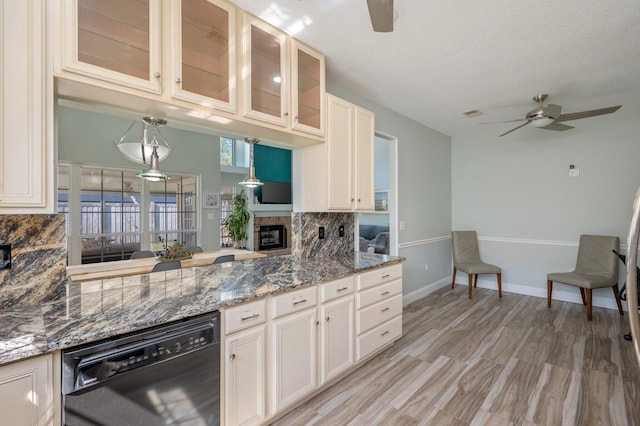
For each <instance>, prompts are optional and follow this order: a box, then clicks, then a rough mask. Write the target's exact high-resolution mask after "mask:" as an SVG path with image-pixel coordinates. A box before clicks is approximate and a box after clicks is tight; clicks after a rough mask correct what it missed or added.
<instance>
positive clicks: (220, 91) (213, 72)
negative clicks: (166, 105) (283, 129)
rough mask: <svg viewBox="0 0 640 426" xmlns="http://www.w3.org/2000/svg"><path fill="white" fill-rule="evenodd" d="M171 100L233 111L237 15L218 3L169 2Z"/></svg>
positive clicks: (196, 0)
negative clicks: (170, 23) (170, 11)
mask: <svg viewBox="0 0 640 426" xmlns="http://www.w3.org/2000/svg"><path fill="white" fill-rule="evenodd" d="M171 6H172V8H173V9H172V16H173V25H174V31H172V37H173V54H174V58H173V61H172V62H173V76H172V81H173V84H174V85H173V93H172V95H173V97H175V98H179V99H182V100H185V101H190V102H193V103H197V104H198V105H202V106H210V107H213V108H217V109H221V110H224V111H228V112H236V108H237V106H236V105H237V102H236V92H237V90H236V47H235V46H236V37H235V34H236V25H235V22H236V12H235V8H234V7H233V6H232V5H230V4H228V3H225V2H222V1H218V0H183V1H177V0H175V1H172V2H171Z"/></svg>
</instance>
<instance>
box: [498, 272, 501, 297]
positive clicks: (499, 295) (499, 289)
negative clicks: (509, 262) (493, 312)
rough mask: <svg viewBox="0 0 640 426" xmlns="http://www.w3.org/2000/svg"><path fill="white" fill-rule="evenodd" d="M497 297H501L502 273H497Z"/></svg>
mask: <svg viewBox="0 0 640 426" xmlns="http://www.w3.org/2000/svg"><path fill="white" fill-rule="evenodd" d="M497 275H498V297H500V298H502V274H501V273H498V274H497Z"/></svg>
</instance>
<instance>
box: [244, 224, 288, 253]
mask: <svg viewBox="0 0 640 426" xmlns="http://www.w3.org/2000/svg"><path fill="white" fill-rule="evenodd" d="M271 225H283V226H284V228H285V229H286V243H287V244H286V248H284V249H271V250H259V241H260V227H261V226H271ZM253 245H254V247H255V248H254V250H255V251H260V253H264V254H266V255H267V256H278V255H281V254H290V253H291V216H269V217H260V216H257V217H254V218H253Z"/></svg>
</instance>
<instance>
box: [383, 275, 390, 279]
mask: <svg viewBox="0 0 640 426" xmlns="http://www.w3.org/2000/svg"><path fill="white" fill-rule="evenodd" d="M390 276H391V274H385V275H383V276H382V278H383V279H384V278H389V277H390Z"/></svg>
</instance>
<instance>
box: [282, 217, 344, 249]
mask: <svg viewBox="0 0 640 426" xmlns="http://www.w3.org/2000/svg"><path fill="white" fill-rule="evenodd" d="M320 226H323V227H324V239H322V240H321V239H319V238H318V228H319V227H320ZM340 226H344V236H343V237H340V236H339V229H340ZM354 226H355V215H354V213H292V214H291V227H292V230H291V255H292V256H293V257H294V258H296V259H306V258H310V257H320V256H333V255H336V254H338V255H339V254H345V253H351V252H353V250H354V245H353V233H354Z"/></svg>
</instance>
